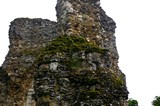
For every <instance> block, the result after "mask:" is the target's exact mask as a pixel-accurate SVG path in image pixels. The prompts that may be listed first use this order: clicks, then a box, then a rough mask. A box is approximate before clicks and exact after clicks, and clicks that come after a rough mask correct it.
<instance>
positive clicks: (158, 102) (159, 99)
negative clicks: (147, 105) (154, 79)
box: [152, 96, 160, 106]
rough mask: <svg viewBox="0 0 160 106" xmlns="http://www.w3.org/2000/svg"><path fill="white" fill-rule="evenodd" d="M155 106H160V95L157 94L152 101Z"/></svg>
mask: <svg viewBox="0 0 160 106" xmlns="http://www.w3.org/2000/svg"><path fill="white" fill-rule="evenodd" d="M152 105H153V106H160V96H156V97H155V99H154V100H153V101H152Z"/></svg>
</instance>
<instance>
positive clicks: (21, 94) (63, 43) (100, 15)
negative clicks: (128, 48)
mask: <svg viewBox="0 0 160 106" xmlns="http://www.w3.org/2000/svg"><path fill="white" fill-rule="evenodd" d="M56 11H57V22H52V21H49V20H44V19H28V18H20V19H15V20H14V21H12V22H11V25H10V30H9V38H10V46H9V48H10V49H9V52H8V54H7V56H6V59H5V61H4V63H3V65H2V67H1V68H0V73H2V74H1V75H0V79H1V81H0V103H1V104H3V105H6V106H111V105H112V106H126V100H127V99H128V91H127V88H126V82H125V75H124V74H123V73H122V72H121V70H120V69H119V67H118V58H119V56H118V52H117V48H116V41H115V36H114V33H115V28H116V24H115V22H114V21H113V19H112V18H110V17H108V16H107V15H106V14H105V12H104V10H103V9H102V8H101V7H100V0H57V5H56ZM1 104H0V105H1Z"/></svg>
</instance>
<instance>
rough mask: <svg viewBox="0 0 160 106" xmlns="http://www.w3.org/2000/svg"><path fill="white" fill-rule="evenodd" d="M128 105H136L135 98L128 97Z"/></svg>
mask: <svg viewBox="0 0 160 106" xmlns="http://www.w3.org/2000/svg"><path fill="white" fill-rule="evenodd" d="M128 106H138V101H137V100H135V99H132V98H130V99H129V100H128Z"/></svg>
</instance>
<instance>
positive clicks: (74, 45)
mask: <svg viewBox="0 0 160 106" xmlns="http://www.w3.org/2000/svg"><path fill="white" fill-rule="evenodd" d="M81 51H84V52H85V54H88V53H93V52H96V53H100V54H104V53H105V52H106V51H107V49H103V48H100V47H99V46H98V45H96V44H93V43H90V42H88V41H87V40H86V39H85V38H83V37H82V36H62V37H58V38H56V39H54V40H52V41H51V43H50V44H49V45H48V46H46V47H45V48H44V49H43V50H42V51H41V52H40V54H39V56H38V63H41V62H42V63H44V62H46V63H49V62H50V56H53V55H56V54H58V55H61V56H62V57H63V56H65V57H66V56H68V57H69V59H68V60H69V61H67V63H71V65H72V63H73V62H78V60H79V59H78V58H72V55H73V54H74V53H78V52H81ZM45 57H49V58H45Z"/></svg>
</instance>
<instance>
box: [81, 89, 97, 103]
mask: <svg viewBox="0 0 160 106" xmlns="http://www.w3.org/2000/svg"><path fill="white" fill-rule="evenodd" d="M99 95H100V92H99V91H95V90H89V91H82V92H80V96H79V99H80V100H81V101H85V100H88V99H97V98H98V97H99Z"/></svg>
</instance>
